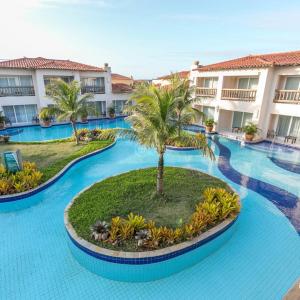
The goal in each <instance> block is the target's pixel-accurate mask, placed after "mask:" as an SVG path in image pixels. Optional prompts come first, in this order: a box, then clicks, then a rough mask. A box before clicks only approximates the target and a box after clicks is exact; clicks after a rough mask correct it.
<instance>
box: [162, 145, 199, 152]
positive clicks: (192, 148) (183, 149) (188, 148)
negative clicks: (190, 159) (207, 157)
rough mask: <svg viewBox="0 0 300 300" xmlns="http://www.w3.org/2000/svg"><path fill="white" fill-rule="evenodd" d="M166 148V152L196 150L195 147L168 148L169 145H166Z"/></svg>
mask: <svg viewBox="0 0 300 300" xmlns="http://www.w3.org/2000/svg"><path fill="white" fill-rule="evenodd" d="M166 148H167V149H168V150H172V151H192V150H197V148H196V147H176V146H169V145H167V146H166Z"/></svg>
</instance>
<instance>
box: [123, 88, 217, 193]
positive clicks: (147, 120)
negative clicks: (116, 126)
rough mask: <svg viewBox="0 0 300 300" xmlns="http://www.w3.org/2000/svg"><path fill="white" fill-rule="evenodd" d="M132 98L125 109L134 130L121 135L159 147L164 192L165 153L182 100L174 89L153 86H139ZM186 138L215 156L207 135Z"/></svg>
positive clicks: (159, 176)
mask: <svg viewBox="0 0 300 300" xmlns="http://www.w3.org/2000/svg"><path fill="white" fill-rule="evenodd" d="M132 100H133V104H132V105H130V106H127V107H126V108H125V110H126V112H127V113H128V114H129V117H127V120H128V121H129V122H130V123H131V125H132V129H124V130H122V131H121V134H122V135H123V136H126V137H129V138H130V139H131V140H135V141H138V142H139V143H140V144H142V145H144V146H146V147H149V148H155V149H156V151H157V153H158V156H159V159H158V167H157V170H158V171H157V185H156V192H157V193H158V194H159V195H162V194H163V175H164V154H165V151H166V146H167V144H168V141H169V140H170V139H171V138H174V137H175V136H176V133H177V128H178V126H177V124H176V122H174V115H175V111H176V107H177V103H178V101H179V100H178V98H177V97H176V93H175V92H174V89H167V88H159V87H156V86H154V85H140V86H138V87H137V89H136V90H135V92H134V94H133V96H132ZM184 140H185V142H186V143H187V142H191V141H192V140H193V141H195V144H197V146H198V147H197V148H198V149H200V150H201V151H202V153H203V154H204V155H207V156H209V157H210V158H213V157H214V156H213V152H212V150H211V149H210V147H209V145H208V144H207V141H206V138H203V139H202V140H199V139H198V140H196V138H195V136H193V135H190V136H186V137H185V138H184Z"/></svg>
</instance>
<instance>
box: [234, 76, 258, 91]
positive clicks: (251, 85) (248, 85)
mask: <svg viewBox="0 0 300 300" xmlns="http://www.w3.org/2000/svg"><path fill="white" fill-rule="evenodd" d="M257 84H258V78H257V77H246V78H239V80H238V87H237V88H238V89H241V90H256V89H257Z"/></svg>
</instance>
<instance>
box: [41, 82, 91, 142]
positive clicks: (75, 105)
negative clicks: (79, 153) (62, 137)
mask: <svg viewBox="0 0 300 300" xmlns="http://www.w3.org/2000/svg"><path fill="white" fill-rule="evenodd" d="M46 90H47V95H48V97H50V98H51V99H52V100H53V102H54V105H53V106H50V107H45V108H43V110H42V112H41V114H40V115H43V114H47V113H48V114H49V115H56V116H57V119H58V120H69V121H70V122H71V124H72V128H73V132H74V135H75V138H76V144H79V137H78V134H77V127H76V121H77V119H78V118H79V117H81V116H82V114H86V113H91V114H97V112H96V111H95V108H94V107H93V106H92V105H91V103H89V102H88V100H90V99H92V98H93V97H94V96H93V94H90V93H87V94H84V95H81V94H80V93H81V88H80V84H79V83H78V82H77V81H72V82H70V83H66V82H64V81H63V80H60V79H59V80H55V81H53V82H51V83H50V84H48V85H47V87H46Z"/></svg>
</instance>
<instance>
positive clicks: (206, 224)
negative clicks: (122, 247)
mask: <svg viewBox="0 0 300 300" xmlns="http://www.w3.org/2000/svg"><path fill="white" fill-rule="evenodd" d="M0 186H1V182H0ZM239 210H240V204H239V198H238V195H237V194H235V193H229V192H228V191H227V190H225V189H222V188H206V189H205V190H204V192H203V194H202V201H201V202H200V203H198V204H197V205H196V207H195V211H194V213H193V214H192V216H191V218H190V220H189V221H188V222H187V223H186V224H182V225H181V226H180V227H178V228H175V229H173V228H168V227H166V226H163V227H162V226H160V227H157V226H156V225H155V223H154V222H153V221H152V220H149V221H146V220H145V219H144V218H143V217H142V216H139V215H134V214H133V213H130V214H129V215H128V216H127V218H126V219H124V218H121V217H115V218H112V220H111V226H110V230H109V231H108V234H107V235H105V239H103V238H102V239H101V238H100V240H102V241H104V242H108V243H111V244H113V245H116V244H119V243H120V242H122V243H126V242H133V240H136V241H137V247H144V248H146V249H158V248H160V247H164V246H169V245H172V244H174V243H178V242H180V241H182V240H186V239H192V238H194V237H196V236H198V235H200V234H201V233H202V232H204V231H206V230H208V229H209V228H211V227H212V226H215V225H216V224H218V223H220V222H222V221H223V220H225V219H227V218H233V217H235V216H236V215H237V214H238V212H239ZM97 224H98V225H99V226H100V225H101V226H100V227H101V228H102V229H103V228H104V227H105V228H108V226H102V224H103V222H102V223H101V222H100V221H97V222H96V224H95V225H94V226H93V227H92V229H91V230H92V232H94V231H95V227H97ZM105 224H106V223H105ZM99 226H98V227H97V228H99ZM98 231H99V230H98ZM92 235H93V234H92ZM93 237H94V240H99V232H98V233H97V234H94V235H93ZM101 237H102V236H101ZM107 237H108V238H107Z"/></svg>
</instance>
